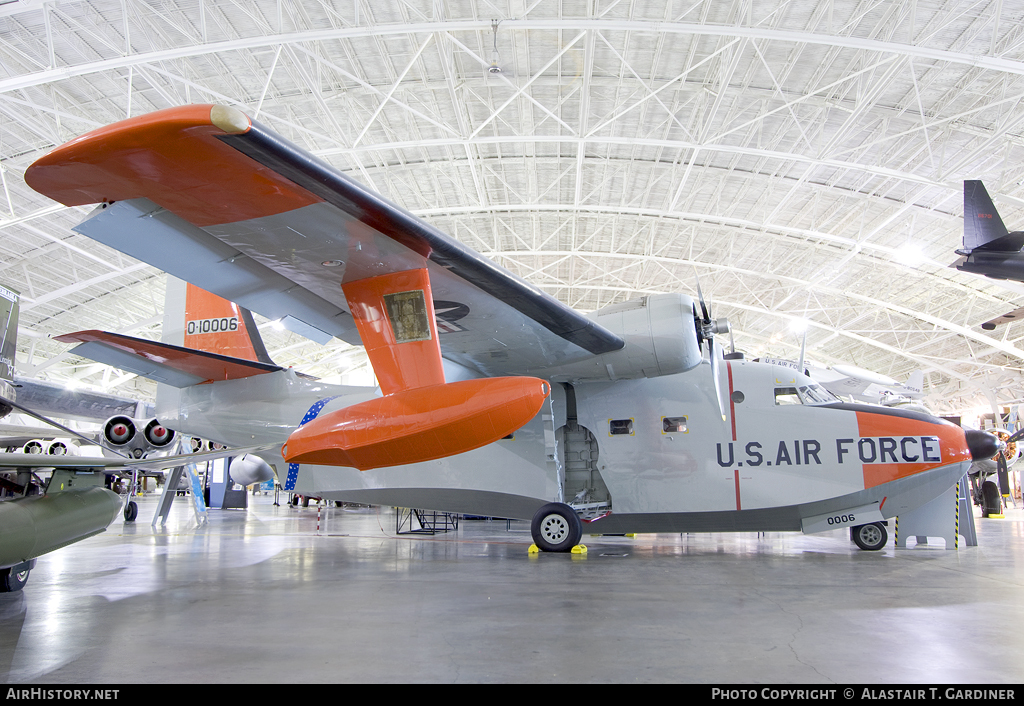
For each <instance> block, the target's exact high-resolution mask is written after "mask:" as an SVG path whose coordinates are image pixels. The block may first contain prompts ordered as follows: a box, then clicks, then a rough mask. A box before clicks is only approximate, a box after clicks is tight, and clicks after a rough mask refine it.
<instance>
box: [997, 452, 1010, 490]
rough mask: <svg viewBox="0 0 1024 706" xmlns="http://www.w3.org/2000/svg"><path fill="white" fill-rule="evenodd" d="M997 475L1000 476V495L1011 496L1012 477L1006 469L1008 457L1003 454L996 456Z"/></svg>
mask: <svg viewBox="0 0 1024 706" xmlns="http://www.w3.org/2000/svg"><path fill="white" fill-rule="evenodd" d="M996 475H998V476H999V494H1000V495H1009V494H1010V476H1009V473H1008V472H1007V468H1006V457H1005V456H1003V454H999V455H997V456H996Z"/></svg>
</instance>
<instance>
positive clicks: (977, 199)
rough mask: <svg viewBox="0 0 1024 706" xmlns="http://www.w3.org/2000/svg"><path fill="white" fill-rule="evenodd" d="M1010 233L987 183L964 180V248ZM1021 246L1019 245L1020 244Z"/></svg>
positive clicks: (988, 241) (972, 247) (978, 246)
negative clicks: (986, 187) (989, 193)
mask: <svg viewBox="0 0 1024 706" xmlns="http://www.w3.org/2000/svg"><path fill="white" fill-rule="evenodd" d="M1007 235H1008V233H1007V230H1006V226H1005V225H1003V219H1002V218H1000V217H999V212H998V211H996V207H995V204H994V203H992V199H991V197H989V195H988V191H986V189H985V185H984V184H982V183H981V182H980V181H977V180H973V181H965V182H964V250H974V249H975V248H980V247H983V246H985V245H987V244H988V243H992V242H993V241H997V240H999V239H1000V238H1005V237H1006V236H1007ZM1018 248H1019V246H1018Z"/></svg>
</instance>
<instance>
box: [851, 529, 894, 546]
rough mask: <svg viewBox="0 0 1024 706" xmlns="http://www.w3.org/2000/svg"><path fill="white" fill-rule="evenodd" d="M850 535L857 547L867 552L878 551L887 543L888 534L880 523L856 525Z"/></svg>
mask: <svg viewBox="0 0 1024 706" xmlns="http://www.w3.org/2000/svg"><path fill="white" fill-rule="evenodd" d="M851 534H852V535H853V541H854V542H855V543H856V544H857V546H858V547H860V548H861V549H863V550H864V551H868V552H876V551H878V550H879V549H881V548H882V547H884V546H885V543H886V542H888V541H889V533H888V532H887V531H886V529H885V525H883V524H882V523H881V522H872V523H871V524H868V525H857V526H856V527H854V528H853V530H852V531H851Z"/></svg>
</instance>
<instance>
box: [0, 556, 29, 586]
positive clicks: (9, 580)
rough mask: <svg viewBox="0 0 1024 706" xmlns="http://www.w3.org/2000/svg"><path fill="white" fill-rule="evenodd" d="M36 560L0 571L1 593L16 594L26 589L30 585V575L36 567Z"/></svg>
mask: <svg viewBox="0 0 1024 706" xmlns="http://www.w3.org/2000/svg"><path fill="white" fill-rule="evenodd" d="M35 561H36V560H35V559H32V560H31V561H26V562H24V563H21V564H18V565H17V566H11V567H9V568H6V569H0V593H14V592H15V591H20V590H21V589H23V588H25V584H26V583H28V574H29V572H30V571H31V570H32V567H33V566H34V565H35Z"/></svg>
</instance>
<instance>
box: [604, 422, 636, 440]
mask: <svg viewBox="0 0 1024 706" xmlns="http://www.w3.org/2000/svg"><path fill="white" fill-rule="evenodd" d="M608 436H633V420H632V419H609V420H608Z"/></svg>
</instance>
